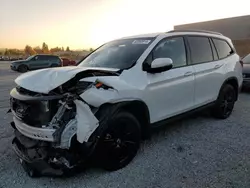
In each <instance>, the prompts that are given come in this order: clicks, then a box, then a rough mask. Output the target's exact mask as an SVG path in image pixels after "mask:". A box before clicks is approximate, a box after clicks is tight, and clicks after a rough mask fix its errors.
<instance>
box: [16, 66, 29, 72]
mask: <svg viewBox="0 0 250 188" xmlns="http://www.w3.org/2000/svg"><path fill="white" fill-rule="evenodd" d="M18 71H19V72H21V73H24V72H27V71H28V67H27V66H26V65H20V66H19V67H18Z"/></svg>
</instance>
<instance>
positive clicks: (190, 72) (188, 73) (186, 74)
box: [184, 71, 193, 76]
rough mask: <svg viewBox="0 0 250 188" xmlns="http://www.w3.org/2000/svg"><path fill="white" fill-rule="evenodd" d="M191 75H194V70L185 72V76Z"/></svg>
mask: <svg viewBox="0 0 250 188" xmlns="http://www.w3.org/2000/svg"><path fill="white" fill-rule="evenodd" d="M191 75H193V72H192V71H189V72H186V73H185V74H184V76H191Z"/></svg>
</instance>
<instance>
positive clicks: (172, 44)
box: [145, 37, 187, 68]
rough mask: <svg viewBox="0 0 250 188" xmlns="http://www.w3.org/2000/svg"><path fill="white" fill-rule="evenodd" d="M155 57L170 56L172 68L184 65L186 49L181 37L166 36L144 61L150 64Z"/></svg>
mask: <svg viewBox="0 0 250 188" xmlns="http://www.w3.org/2000/svg"><path fill="white" fill-rule="evenodd" d="M157 58H171V59H172V61H173V68H176V67H183V66H186V65H187V59H186V49H185V44H184V39H183V37H175V38H167V39H163V40H162V41H160V42H159V43H158V44H157V45H156V46H155V48H154V49H153V51H152V52H151V53H150V55H149V56H148V57H147V59H146V61H145V63H147V64H149V65H150V64H151V63H152V61H153V60H154V59H157Z"/></svg>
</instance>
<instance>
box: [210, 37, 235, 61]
mask: <svg viewBox="0 0 250 188" xmlns="http://www.w3.org/2000/svg"><path fill="white" fill-rule="evenodd" d="M212 40H213V42H214V45H215V48H216V50H217V52H218V55H219V59H222V58H225V57H227V56H230V55H231V54H233V53H234V51H233V49H232V48H231V47H230V45H229V44H228V43H227V42H226V41H224V40H220V39H212Z"/></svg>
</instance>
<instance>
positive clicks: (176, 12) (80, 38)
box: [0, 0, 250, 49]
mask: <svg viewBox="0 0 250 188" xmlns="http://www.w3.org/2000/svg"><path fill="white" fill-rule="evenodd" d="M249 7H250V1H249V0H237V1H230V0H173V1H171V0H0V48H19V49H23V48H24V47H25V45H30V46H32V47H36V46H41V45H42V43H43V42H46V43H47V44H48V45H49V48H52V47H56V46H59V47H62V46H63V47H64V48H66V47H67V46H69V47H70V48H71V49H88V48H90V47H92V48H96V47H98V46H99V45H102V44H103V43H105V42H108V41H110V40H114V39H117V38H120V37H124V36H130V35H137V34H143V33H154V32H165V31H168V30H171V29H173V26H174V25H179V24H185V23H192V22H200V21H207V20H213V19H220V18H226V17H234V16H241V15H249V14H250V9H249Z"/></svg>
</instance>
